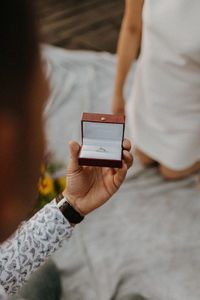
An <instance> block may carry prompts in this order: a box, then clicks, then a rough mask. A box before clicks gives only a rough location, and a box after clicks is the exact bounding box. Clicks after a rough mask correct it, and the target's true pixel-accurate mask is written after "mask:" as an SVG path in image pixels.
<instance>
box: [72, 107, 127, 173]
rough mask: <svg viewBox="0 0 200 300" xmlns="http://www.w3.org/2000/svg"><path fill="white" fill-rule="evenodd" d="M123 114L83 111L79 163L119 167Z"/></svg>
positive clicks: (121, 149) (120, 161) (121, 150)
mask: <svg viewBox="0 0 200 300" xmlns="http://www.w3.org/2000/svg"><path fill="white" fill-rule="evenodd" d="M124 129H125V116H124V115H108V114H94V113H83V116H82V120H81V130H82V145H81V150H80V154H79V159H78V160H79V164H80V165H86V166H100V167H111V168H121V167H122V152H123V147H122V144H123V139H124Z"/></svg>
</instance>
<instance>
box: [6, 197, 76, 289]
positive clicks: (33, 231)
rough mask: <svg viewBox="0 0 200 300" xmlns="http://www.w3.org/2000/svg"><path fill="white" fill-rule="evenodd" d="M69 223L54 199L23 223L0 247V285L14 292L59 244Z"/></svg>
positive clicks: (66, 231)
mask: <svg viewBox="0 0 200 300" xmlns="http://www.w3.org/2000/svg"><path fill="white" fill-rule="evenodd" d="M71 234H72V226H71V225H70V223H69V222H68V221H67V219H66V218H65V217H64V216H63V214H62V213H61V212H60V210H59V209H58V208H57V206H56V201H55V199H54V200H53V201H52V202H51V203H49V204H47V205H46V206H45V207H44V208H43V209H41V210H40V211H39V212H38V213H36V214H35V215H34V216H33V217H32V218H31V219H30V220H29V221H27V222H23V223H22V225H21V226H20V227H19V228H18V229H17V231H16V232H15V234H14V235H13V236H12V237H11V238H10V239H9V240H7V241H6V242H5V243H3V244H2V245H1V246H0V285H2V286H3V287H4V289H5V291H6V292H7V293H8V294H14V293H16V292H17V290H18V289H19V288H20V287H21V286H22V284H23V283H24V282H25V281H26V280H27V279H28V278H29V277H30V275H31V274H32V273H33V272H34V271H35V270H36V269H37V268H38V267H39V266H40V265H41V264H42V263H43V262H44V261H45V259H46V258H47V257H48V256H49V255H51V254H52V253H53V252H54V251H55V250H57V249H58V248H59V247H61V246H62V243H63V241H64V240H66V239H69V238H70V236H71Z"/></svg>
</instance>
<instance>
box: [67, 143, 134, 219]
mask: <svg viewBox="0 0 200 300" xmlns="http://www.w3.org/2000/svg"><path fill="white" fill-rule="evenodd" d="M69 147H70V151H71V158H70V162H69V165H68V169H67V178H66V189H65V190H64V192H63V195H64V196H65V197H66V198H67V199H68V200H69V202H70V204H71V205H72V206H73V207H74V209H75V210H77V211H78V212H79V213H80V214H81V215H83V216H85V215H87V214H88V213H89V212H91V211H93V210H94V209H96V208H97V207H99V206H101V205H103V204H104V203H105V202H106V201H107V200H108V199H109V198H110V197H111V196H112V195H113V194H114V193H115V192H116V191H117V190H118V189H119V187H120V186H121V184H122V182H123V181H124V179H125V177H126V173H127V170H128V169H129V168H130V166H131V165H132V163H133V156H132V154H131V153H130V149H131V143H130V142H129V141H128V140H127V139H125V140H124V142H123V162H122V168H121V169H113V168H101V167H88V166H80V165H79V164H78V155H79V151H80V146H79V144H78V143H77V142H74V141H71V142H70V143H69Z"/></svg>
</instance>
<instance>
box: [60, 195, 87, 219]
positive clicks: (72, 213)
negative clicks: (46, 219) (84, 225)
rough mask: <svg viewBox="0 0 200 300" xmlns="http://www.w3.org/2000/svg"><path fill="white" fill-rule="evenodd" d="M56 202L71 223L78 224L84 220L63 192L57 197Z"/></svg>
mask: <svg viewBox="0 0 200 300" xmlns="http://www.w3.org/2000/svg"><path fill="white" fill-rule="evenodd" d="M56 202H57V207H58V208H59V209H60V211H61V212H62V214H63V215H64V216H65V218H66V219H67V220H68V221H69V222H70V223H71V224H78V223H80V222H81V221H83V219H84V217H83V216H81V215H80V214H79V213H78V212H77V211H76V210H75V209H74V208H73V206H72V205H71V204H70V203H69V202H68V200H67V199H66V198H65V197H64V195H63V194H62V193H60V194H59V195H58V196H57V197H56Z"/></svg>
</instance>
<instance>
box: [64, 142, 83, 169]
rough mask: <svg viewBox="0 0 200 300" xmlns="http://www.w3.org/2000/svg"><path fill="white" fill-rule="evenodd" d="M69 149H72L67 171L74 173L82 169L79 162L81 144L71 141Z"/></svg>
mask: <svg viewBox="0 0 200 300" xmlns="http://www.w3.org/2000/svg"><path fill="white" fill-rule="evenodd" d="M69 149H70V153H71V155H70V161H69V164H68V168H67V173H68V174H72V173H74V172H76V171H78V170H80V169H81V166H79V163H78V155H79V151H80V145H79V144H78V143H77V142H75V141H70V142H69Z"/></svg>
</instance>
